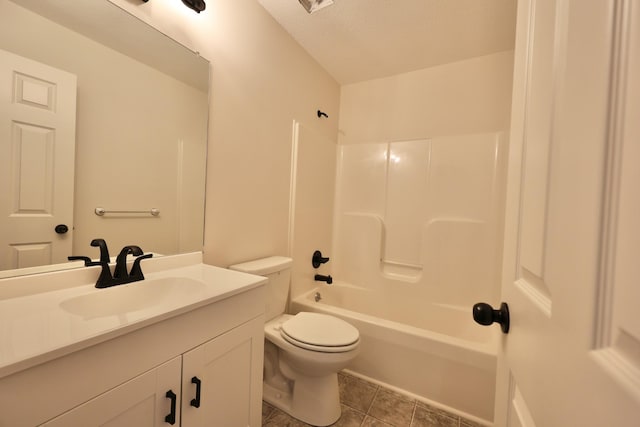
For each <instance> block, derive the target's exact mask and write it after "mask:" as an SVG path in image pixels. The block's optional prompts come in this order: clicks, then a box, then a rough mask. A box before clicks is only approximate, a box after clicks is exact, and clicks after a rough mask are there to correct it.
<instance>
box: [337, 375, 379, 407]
mask: <svg viewBox="0 0 640 427" xmlns="http://www.w3.org/2000/svg"><path fill="white" fill-rule="evenodd" d="M338 384H339V386H340V402H342V403H343V404H345V405H347V406H349V407H351V408H353V409H356V410H358V411H360V412H364V413H366V412H367V411H368V410H369V407H370V406H371V402H372V401H373V398H374V396H375V394H376V391H377V390H378V386H377V385H374V384H371V383H369V382H367V381H364V380H362V379H360V378H356V377H354V376H351V375H346V374H339V375H338Z"/></svg>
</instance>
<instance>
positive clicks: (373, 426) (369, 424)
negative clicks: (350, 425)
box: [362, 415, 395, 427]
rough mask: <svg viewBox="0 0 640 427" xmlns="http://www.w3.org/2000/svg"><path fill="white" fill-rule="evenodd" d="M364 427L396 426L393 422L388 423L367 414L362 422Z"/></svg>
mask: <svg viewBox="0 0 640 427" xmlns="http://www.w3.org/2000/svg"><path fill="white" fill-rule="evenodd" d="M362 427H395V426H393V425H392V424H387V423H385V422H384V421H381V420H378V419H376V418H373V417H370V416H369V415H367V416H366V417H365V419H364V422H363V423H362Z"/></svg>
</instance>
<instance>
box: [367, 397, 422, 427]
mask: <svg viewBox="0 0 640 427" xmlns="http://www.w3.org/2000/svg"><path fill="white" fill-rule="evenodd" d="M415 406H416V402H415V400H412V399H409V398H407V397H406V396H403V395H401V394H398V393H394V392H392V391H391V390H387V389H384V388H380V389H378V392H377V393H376V395H375V398H374V399H373V403H372V404H371V409H369V412H368V413H367V414H368V415H371V416H373V417H374V418H377V419H379V420H382V421H384V422H386V423H389V424H391V425H393V426H395V427H409V426H410V425H411V417H412V416H413V409H414V408H415Z"/></svg>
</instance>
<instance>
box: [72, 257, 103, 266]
mask: <svg viewBox="0 0 640 427" xmlns="http://www.w3.org/2000/svg"><path fill="white" fill-rule="evenodd" d="M67 259H68V260H69V261H84V266H85V267H91V266H93V265H100V262H98V261H93V260H92V259H91V258H89V257H88V256H68V257H67Z"/></svg>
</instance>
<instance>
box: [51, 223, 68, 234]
mask: <svg viewBox="0 0 640 427" xmlns="http://www.w3.org/2000/svg"><path fill="white" fill-rule="evenodd" d="M54 230H55V231H56V233H58V234H64V233H66V232H67V231H69V227H67V226H66V225H64V224H58V225H56V228H54Z"/></svg>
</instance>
